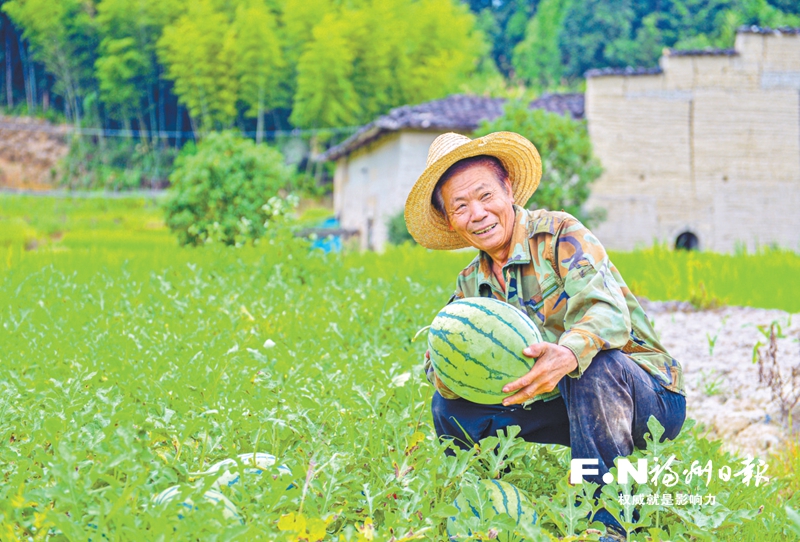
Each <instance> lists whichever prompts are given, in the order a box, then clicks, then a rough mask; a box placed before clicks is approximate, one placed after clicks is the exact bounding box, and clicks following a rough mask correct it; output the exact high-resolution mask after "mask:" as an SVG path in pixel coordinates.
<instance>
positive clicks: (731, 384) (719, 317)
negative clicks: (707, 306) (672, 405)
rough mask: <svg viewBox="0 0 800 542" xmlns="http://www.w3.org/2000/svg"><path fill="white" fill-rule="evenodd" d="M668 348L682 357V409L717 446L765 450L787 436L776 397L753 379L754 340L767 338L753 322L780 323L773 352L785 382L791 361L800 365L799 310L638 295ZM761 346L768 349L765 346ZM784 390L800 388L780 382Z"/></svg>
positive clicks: (798, 418)
mask: <svg viewBox="0 0 800 542" xmlns="http://www.w3.org/2000/svg"><path fill="white" fill-rule="evenodd" d="M642 305H643V306H644V308H645V311H646V312H647V314H648V316H649V317H650V318H651V319H652V320H653V321H654V322H655V328H656V331H657V332H658V333H659V334H660V336H661V339H662V342H663V344H664V346H665V347H666V348H667V350H668V351H669V353H670V354H671V355H672V356H673V357H674V358H675V359H677V360H678V361H679V362H681V364H682V365H683V369H684V378H685V382H686V394H687V417H690V418H694V419H695V420H697V421H698V423H699V424H702V425H703V426H704V428H705V430H706V431H707V436H708V438H720V439H722V440H723V441H724V444H723V448H725V449H727V450H730V451H737V452H740V453H743V454H752V455H754V456H762V457H766V455H767V454H768V453H769V452H770V451H771V450H775V449H777V448H779V447H780V446H781V445H782V443H783V442H785V441H786V440H787V439H788V438H789V437H790V434H789V430H788V423H787V419H786V417H785V416H783V417H782V415H781V401H780V400H778V399H776V398H775V396H774V395H773V392H772V391H771V389H770V387H769V386H767V384H766V383H759V371H758V364H756V363H753V347H754V345H756V344H757V343H758V342H759V341H760V342H761V343H764V344H766V343H768V342H769V340H768V338H767V337H765V336H764V334H762V332H761V331H759V328H758V326H764V327H765V329H767V330H768V328H769V325H770V323H772V322H777V323H778V324H779V325H780V326H781V331H782V335H783V337H781V338H778V339H777V341H776V342H777V355H776V359H777V361H778V364H779V366H780V370H781V374H782V377H783V379H784V382H788V381H789V378H790V375H791V368H792V367H800V314H795V315H790V314H789V313H787V312H784V311H780V310H767V309H753V308H747V307H724V308H720V309H714V310H704V311H696V310H693V309H692V307H691V306H690V305H689V304H688V303H679V302H648V301H643V302H642ZM761 351H762V352H763V353H766V351H767V348H766V346H765V347H762V348H761ZM784 392H785V393H787V394H790V395H791V394H798V393H800V389H793V390H792V389H790V386H788V385H787V386H785V388H784ZM793 418H794V422H793V425H794V431H795V436H796V433H797V431H798V426H800V408H796V409H795V412H794V416H793Z"/></svg>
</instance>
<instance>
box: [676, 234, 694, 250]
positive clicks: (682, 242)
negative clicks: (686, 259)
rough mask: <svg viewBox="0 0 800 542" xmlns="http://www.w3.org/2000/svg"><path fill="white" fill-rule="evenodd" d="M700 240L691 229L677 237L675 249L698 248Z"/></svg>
mask: <svg viewBox="0 0 800 542" xmlns="http://www.w3.org/2000/svg"><path fill="white" fill-rule="evenodd" d="M699 248H700V240H699V239H697V236H696V235H695V234H693V233H692V232H690V231H685V232H683V233H682V234H680V235H679V236H678V237H677V239H675V250H698V249H699Z"/></svg>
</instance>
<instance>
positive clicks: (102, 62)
mask: <svg viewBox="0 0 800 542" xmlns="http://www.w3.org/2000/svg"><path fill="white" fill-rule="evenodd" d="M184 8H185V2H183V0H101V1H100V2H99V3H98V5H97V26H98V33H99V35H100V38H101V41H100V47H99V54H98V58H97V60H96V61H95V76H96V77H97V81H98V85H99V88H100V99H101V100H102V101H103V103H104V104H105V106H106V108H107V110H108V112H109V114H110V115H111V116H112V117H113V118H115V119H117V120H119V121H121V122H123V123H124V124H125V126H126V127H130V121H131V119H132V118H137V119H138V121H139V128H140V129H144V126H145V122H144V117H145V114H144V113H145V110H146V111H147V112H148V113H150V114H151V122H150V124H151V127H153V128H154V126H152V125H154V124H155V121H154V115H155V111H154V110H155V106H154V104H152V103H151V97H152V96H153V94H154V89H155V87H156V86H157V85H158V67H157V58H156V43H157V41H158V38H159V36H160V35H161V32H162V30H163V27H164V26H165V25H166V24H169V23H170V22H172V21H174V20H175V19H177V17H178V16H179V15H180V14H181V13H182V12H183V11H184Z"/></svg>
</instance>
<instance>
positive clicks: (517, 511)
mask: <svg viewBox="0 0 800 542" xmlns="http://www.w3.org/2000/svg"><path fill="white" fill-rule="evenodd" d="M480 482H481V486H482V487H481V488H478V490H479V491H480V490H483V491H484V492H485V493H486V494H487V495H488V499H489V501H490V502H491V510H490V511H489V513H488V514H486V510H483V511H482V510H480V509H479V508H480V507H479V505H477V503H472V502H470V500H469V498H468V497H467V496H466V495H465V494H464V492H463V491H462V492H461V493H459V495H458V497H456V500H455V502H454V503H453V505H454V506H455V507H456V508H457V509H458V511H459V514H460V515H461V516H464V515H466V516H467V517H469V516H475V517H478V518H480V519H481V520H488V519H490V518H491V517H492V516H495V515H497V514H503V513H505V514H508V515H509V516H510V517H511V518H512V519H513V520H514V521H515V522H516V524H517V525H520V524H522V523H527V524H529V525H535V524H536V522H537V521H538V520H539V516H538V514H537V513H536V510H534V508H533V505H532V504H531V503H530V501H529V500H528V498H527V497H526V496H525V494H524V493H522V492H521V491H520V490H519V489H518V488H517V487H516V486H514V485H513V484H509V483H508V482H504V481H502V480H481V481H480ZM482 512H483V513H482ZM461 531H465V532H461ZM447 536H448V537H449V538H450V539H451V540H459V539H468V538H469V539H472V540H475V539H476V538H475V537H474V536H473V533H472V532H470V531H468V530H466V529H463V528H460V527H459V525H458V522H457V519H456V517H455V516H453V517H450V518H449V519H448V520H447ZM478 540H480V539H479V538H478Z"/></svg>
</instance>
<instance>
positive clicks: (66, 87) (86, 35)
mask: <svg viewBox="0 0 800 542" xmlns="http://www.w3.org/2000/svg"><path fill="white" fill-rule="evenodd" d="M90 9H91V5H90V4H88V3H86V2H83V1H81V0H60V1H58V2H51V1H50V0H11V1H9V2H6V3H5V4H3V10H4V11H5V12H6V13H7V14H8V16H9V17H10V18H11V20H12V21H14V23H15V24H17V25H18V26H20V27H21V28H22V29H23V36H24V37H25V39H27V40H28V41H29V42H30V45H31V51H32V52H33V54H34V57H35V58H36V59H37V60H38V61H39V62H41V63H42V64H44V66H45V68H46V69H47V71H48V72H50V73H51V74H52V75H53V76H54V77H55V85H54V87H53V89H54V90H55V91H56V92H57V93H59V94H61V95H62V96H63V97H64V99H65V101H66V113H67V116H68V117H69V118H71V119H73V121H74V122H75V123H76V124H77V125H80V122H81V112H82V110H83V108H84V103H83V101H84V100H87V99H88V98H90V93H91V89H93V88H94V81H93V79H94V78H93V74H92V70H91V66H92V65H93V63H94V56H95V50H94V47H93V45H92V44H93V43H94V41H95V38H96V28H95V24H94V21H93V20H92V14H91V11H90Z"/></svg>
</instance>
